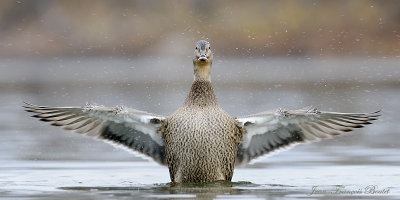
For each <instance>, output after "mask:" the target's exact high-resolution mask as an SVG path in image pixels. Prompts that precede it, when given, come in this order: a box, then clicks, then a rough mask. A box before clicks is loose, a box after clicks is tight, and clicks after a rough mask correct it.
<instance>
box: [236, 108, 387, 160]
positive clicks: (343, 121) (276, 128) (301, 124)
mask: <svg viewBox="0 0 400 200" xmlns="http://www.w3.org/2000/svg"><path fill="white" fill-rule="evenodd" d="M378 113H379V111H378V112H374V113H368V114H367V113H335V112H320V111H318V110H316V109H315V108H313V107H309V108H305V109H301V110H293V111H290V110H284V109H278V110H277V111H272V112H263V113H259V114H255V115H251V116H247V117H242V118H237V120H238V121H239V122H241V123H242V125H243V127H244V129H245V130H246V132H247V133H246V134H245V135H244V136H243V141H242V143H241V144H240V145H239V150H238V154H237V158H236V164H237V165H240V164H244V163H247V162H249V161H250V160H251V159H254V158H257V157H259V156H262V155H264V154H268V153H270V152H272V151H274V150H278V149H282V148H284V147H289V146H293V145H294V144H299V143H306V142H311V141H318V140H320V139H324V138H330V137H332V136H335V135H340V134H341V133H343V132H349V131H351V130H353V128H361V127H363V125H366V124H371V121H373V120H376V119H377V117H378V116H380V115H379V114H378Z"/></svg>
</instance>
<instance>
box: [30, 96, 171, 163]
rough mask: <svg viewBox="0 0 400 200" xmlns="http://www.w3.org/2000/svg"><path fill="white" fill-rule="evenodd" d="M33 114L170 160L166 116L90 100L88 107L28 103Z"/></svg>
mask: <svg viewBox="0 0 400 200" xmlns="http://www.w3.org/2000/svg"><path fill="white" fill-rule="evenodd" d="M24 107H25V109H26V111H27V112H33V113H35V114H34V115H33V116H32V117H35V118H39V119H40V120H41V121H45V122H51V125H53V126H60V127H62V128H63V129H66V130H71V131H74V132H75V133H78V134H84V135H87V136H91V137H94V138H98V139H101V140H105V141H108V142H111V143H113V144H116V145H118V146H121V145H122V146H124V147H127V148H128V149H130V150H133V151H135V152H139V153H142V154H145V155H147V156H150V157H152V158H153V159H154V160H155V161H157V162H159V163H160V164H166V161H165V146H164V142H163V139H162V137H161V135H160V134H159V133H157V131H158V129H159V128H160V126H161V123H162V121H163V120H164V117H162V116H159V115H154V114H150V113H146V112H143V111H138V110H134V109H129V108H125V107H121V106H117V107H114V108H108V107H104V106H100V105H91V104H87V105H86V106H84V107H81V108H79V107H46V106H36V105H32V104H29V103H25V105H24Z"/></svg>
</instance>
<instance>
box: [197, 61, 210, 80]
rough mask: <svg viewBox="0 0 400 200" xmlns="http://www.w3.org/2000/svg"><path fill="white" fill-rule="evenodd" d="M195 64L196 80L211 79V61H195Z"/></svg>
mask: <svg viewBox="0 0 400 200" xmlns="http://www.w3.org/2000/svg"><path fill="white" fill-rule="evenodd" d="M193 64H194V80H195V81H208V82H210V81H211V78H210V74H211V61H206V62H199V61H197V60H194V61H193Z"/></svg>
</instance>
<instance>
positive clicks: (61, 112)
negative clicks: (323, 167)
mask: <svg viewBox="0 0 400 200" xmlns="http://www.w3.org/2000/svg"><path fill="white" fill-rule="evenodd" d="M212 61H213V54H212V51H211V48H210V43H209V42H207V41H205V40H200V41H198V42H197V43H196V46H195V50H194V57H193V65H194V81H193V84H192V87H191V89H190V92H189V94H188V96H187V98H186V100H185V102H184V104H183V106H182V107H180V108H179V109H178V110H177V111H175V112H174V113H172V114H171V115H170V116H168V117H165V116H161V115H156V114H151V113H147V112H143V111H139V110H135V109H131V108H127V107H124V106H117V107H112V108H110V107H105V106H102V105H94V104H87V105H85V106H83V107H46V106H35V105H32V104H27V103H26V104H25V106H24V107H25V108H26V111H28V112H34V113H36V114H35V115H33V117H37V118H40V119H41V121H46V122H51V125H53V126H61V127H63V128H64V129H66V130H72V131H74V132H75V133H79V134H84V135H87V136H90V137H94V138H97V139H100V140H105V141H109V142H111V143H113V144H117V145H119V146H121V145H122V146H125V147H127V148H128V149H130V150H132V151H135V152H139V153H142V154H144V155H146V156H149V157H151V158H152V159H154V160H155V161H156V162H158V163H160V164H161V165H165V166H168V168H169V173H170V178H171V181H172V182H174V183H181V182H214V181H230V180H231V179H232V175H233V171H234V168H235V166H237V165H241V164H245V163H248V162H249V161H251V160H252V159H255V158H257V157H260V156H263V155H266V154H269V153H271V152H273V151H276V150H279V149H282V148H284V147H289V146H294V145H295V144H299V143H307V142H312V141H318V140H320V139H325V138H331V137H332V136H336V135H340V134H342V133H344V132H349V131H351V130H353V129H354V128H361V127H363V125H366V124H371V121H373V120H376V119H377V117H378V116H379V114H378V112H374V113H336V112H322V111H318V110H317V109H315V108H314V107H307V108H304V109H299V110H286V109H281V108H280V109H277V110H274V111H267V112H261V113H259V114H254V115H249V116H245V117H239V118H235V117H232V116H230V115H229V114H228V113H226V112H225V111H224V110H222V108H221V107H220V106H219V105H218V102H217V98H216V96H215V93H214V89H213V86H212V84H211V81H210V72H211V65H212ZM285 149H287V148H285Z"/></svg>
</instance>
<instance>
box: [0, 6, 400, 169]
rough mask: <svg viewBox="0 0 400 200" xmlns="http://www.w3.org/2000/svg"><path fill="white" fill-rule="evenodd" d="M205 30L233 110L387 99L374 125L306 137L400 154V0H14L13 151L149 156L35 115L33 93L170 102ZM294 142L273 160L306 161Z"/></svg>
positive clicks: (373, 104) (5, 61)
mask: <svg viewBox="0 0 400 200" xmlns="http://www.w3.org/2000/svg"><path fill="white" fill-rule="evenodd" d="M200 39H206V40H209V41H210V42H211V44H212V49H213V52H214V55H215V56H214V64H213V72H212V80H213V84H214V85H215V89H216V93H217V96H218V98H219V102H220V104H221V106H222V107H223V108H224V109H225V110H226V111H227V112H228V113H230V114H232V115H233V116H241V115H248V114H252V113H257V112H261V111H265V110H273V109H277V108H278V107H285V108H288V109H297V108H302V107H305V106H308V105H315V106H317V107H319V108H320V109H321V110H328V111H338V112H373V111H376V110H380V109H382V114H383V116H382V118H380V120H378V121H377V122H376V124H374V125H371V126H368V127H366V128H365V129H361V130H359V131H356V133H352V134H349V136H345V137H339V138H336V139H333V140H328V141H323V142H321V143H318V144H313V145H304V146H299V147H297V148H296V149H297V151H296V152H297V153H299V152H300V153H301V152H303V154H301V155H304V157H301V156H300V158H303V159H304V160H302V162H303V163H307V162H311V161H310V160H307V159H311V160H320V161H321V162H322V161H327V162H328V161H329V162H340V163H350V164H351V163H368V162H371V163H374V164H376V163H378V164H379V163H390V164H393V163H398V161H399V160H400V159H398V148H399V144H398V142H397V141H399V139H400V138H399V131H398V130H400V126H399V124H398V122H397V121H398V119H399V118H398V114H397V113H400V108H399V99H400V87H399V86H400V69H399V64H400V62H399V61H400V3H399V2H398V1H390V0H389V1H361V0H354V1H346V0H332V1H211V0H202V1H197V0H191V1H145V0H143V1H119V0H114V1H88V0H83V1H82V0H79V1H78V0H76V1H75V0H65V1H47V0H35V1H25V0H16V1H10V0H4V1H0V72H1V73H0V119H1V121H0V135H1V138H2V139H1V140H0V152H1V153H0V159H2V160H8V161H10V160H32V159H35V160H103V161H111V160H122V161H127V160H128V161H132V160H140V159H139V158H137V157H135V156H132V155H130V154H127V153H125V152H124V151H122V150H119V149H115V148H114V147H111V146H109V145H108V144H103V143H101V142H98V141H95V140H92V139H90V138H86V137H82V136H79V135H74V134H71V133H68V132H66V131H61V130H60V129H58V128H54V127H50V126H48V124H45V123H41V122H38V121H37V120H35V119H33V118H29V113H25V112H23V109H22V108H21V105H22V102H23V101H27V102H30V103H33V104H39V105H49V106H82V105H84V104H85V103H86V102H96V103H98V104H104V105H108V106H115V105H126V106H129V107H133V108H136V109H139V110H145V111H148V112H152V113H158V114H163V115H168V114H170V113H172V112H173V111H174V110H175V109H177V108H178V107H179V106H181V105H182V103H183V100H184V98H185V96H186V94H187V92H188V90H189V88H190V84H191V82H192V80H193V76H192V73H193V72H192V70H193V69H192V61H191V59H192V55H193V49H194V44H195V42H196V41H197V40H200ZM340 146H343V148H342V150H343V152H341V151H339V150H338V149H340V148H339V147H340ZM349 146H352V147H354V148H356V149H357V147H358V148H360V149H361V150H360V151H353V153H354V155H353V153H352V151H347V150H348V149H349V148H348V147H349ZM322 147H324V148H322ZM373 148H375V150H368V149H373ZM381 148H383V150H381V151H378V150H376V149H381ZM338 152H341V153H338ZM371 152H373V155H375V157H373V156H372V157H371V154H372V153H371ZM393 152H395V153H393ZM314 154H318V155H315V156H317V159H315V158H311V157H312V156H311V157H309V156H305V155H314ZM293 155H294V156H295V157H297V158H299V156H298V154H295V153H294V151H293V150H292V151H288V152H283V153H282V154H280V155H279V156H275V157H271V158H268V159H264V160H263V161H265V162H264V164H268V165H273V164H274V163H275V164H277V163H285V162H289V163H291V165H292V164H294V163H298V162H294V161H293ZM318 156H320V157H318ZM396 156H397V157H396ZM328 157H333V158H332V159H333V160H332V159H328V160H326V159H327V158H328ZM355 157H356V158H357V159H354V158H355ZM394 158H396V159H394ZM302 162H300V163H302ZM261 163H262V162H261ZM256 166H257V165H256ZM262 166H264V165H262Z"/></svg>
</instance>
